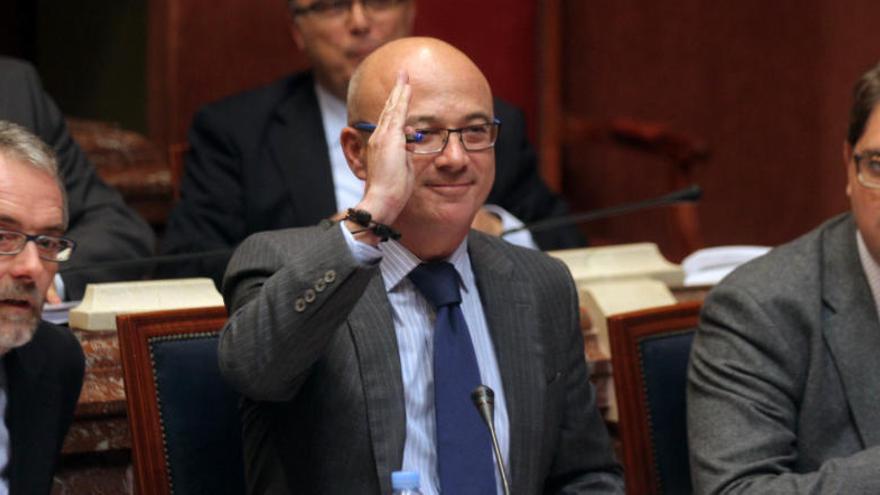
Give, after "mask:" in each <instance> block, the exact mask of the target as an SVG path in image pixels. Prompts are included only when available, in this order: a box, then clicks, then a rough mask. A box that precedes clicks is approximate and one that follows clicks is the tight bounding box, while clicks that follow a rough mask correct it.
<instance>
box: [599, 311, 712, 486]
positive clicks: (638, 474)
mask: <svg viewBox="0 0 880 495" xmlns="http://www.w3.org/2000/svg"><path fill="white" fill-rule="evenodd" d="M701 307H702V301H689V302H685V303H679V304H675V305H672V306H664V307H660V308H651V309H646V310H640V311H634V312H630V313H624V314H620V315H615V316H611V317H610V318H608V332H609V334H610V335H609V337H610V340H611V366H612V369H613V370H614V371H613V373H614V390H615V393H616V394H617V404H618V412H619V425H618V426H619V431H620V438H621V443H622V449H621V450H622V452H623V464H624V472H625V480H626V487H627V492H628V493H639V494H655V493H660V489H661V487H660V476H659V473H658V472H657V463H656V459H655V456H654V446H653V441H652V434H651V425H650V420H649V418H648V416H647V410H648V404H647V399H646V397H645V395H646V390H647V389H646V388H645V382H644V379H643V377H642V373H641V370H640V368H641V365H640V364H639V363H640V362H641V355H640V352H639V342H640V341H641V340H642V339H643V338H645V337H650V336H653V335H664V334H666V335H671V334H675V333H678V332H681V331H687V330H690V329H693V328H696V326H697V324H698V323H699V316H700V308H701Z"/></svg>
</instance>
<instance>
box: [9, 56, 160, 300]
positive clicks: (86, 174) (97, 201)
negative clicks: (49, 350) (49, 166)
mask: <svg viewBox="0 0 880 495" xmlns="http://www.w3.org/2000/svg"><path fill="white" fill-rule="evenodd" d="M0 120H8V121H10V122H15V123H17V124H19V125H22V126H24V127H25V128H27V129H30V130H31V132H33V133H34V134H36V135H37V136H38V137H39V138H40V139H42V140H43V141H44V142H45V143H47V144H49V146H51V147H52V148H53V149H54V150H55V153H56V154H57V156H58V168H59V173H60V175H61V177H62V180H63V181H64V187H65V188H66V192H67V198H68V202H69V205H70V206H69V208H70V228H69V230H68V232H67V235H68V236H70V238H71V239H73V240H75V241H76V242H77V246H78V247H77V256H76V259H75V260H73V261H71V262H70V263H69V264H67V265H65V268H68V269H70V268H77V267H88V266H89V265H92V264H95V263H100V262H104V261H114V260H130V259H132V258H138V257H141V256H149V255H150V254H151V253H153V250H154V248H155V246H154V244H155V238H154V235H153V230H152V229H151V228H150V226H149V225H147V223H146V222H145V221H144V220H143V219H142V218H140V216H138V214H137V213H135V212H134V211H133V210H132V209H131V208H129V207H128V206H127V205H126V204H125V202H124V201H123V199H122V196H120V195H119V193H118V192H116V191H115V190H114V189H113V188H111V187H109V186H108V185H107V184H105V183H104V182H103V181H102V180H101V178H100V177H98V174H97V173H96V172H95V168H94V167H93V166H92V165H91V164H90V163H89V162H88V160H87V159H86V157H85V155H83V152H82V150H80V148H79V146H77V145H76V143H75V142H74V141H73V140H72V139H71V138H70V134H68V132H67V125H66V124H65V123H64V118H63V117H62V115H61V113H60V112H59V111H58V108H57V107H56V106H55V103H53V102H52V99H51V98H49V96H48V95H46V93H45V92H43V88H42V85H41V84H40V79H39V77H38V76H37V73H36V71H35V70H34V68H33V67H31V66H30V65H28V64H26V63H24V62H22V61H19V60H14V59H10V58H5V57H0ZM127 276H128V274H127V273H125V272H120V271H118V270H117V271H110V270H101V271H98V270H88V269H86V270H83V271H77V272H75V273H71V274H69V275H68V274H61V275H60V276H56V284H55V285H56V286H57V288H59V289H62V288H63V290H62V291H61V292H62V295H63V296H64V298H65V299H71V300H76V299H80V298H81V297H82V294H83V291H84V290H85V285H86V284H87V283H88V282H102V281H112V280H120V279H122V278H125V277H127ZM53 293H54V291H53ZM50 302H57V300H56V301H50Z"/></svg>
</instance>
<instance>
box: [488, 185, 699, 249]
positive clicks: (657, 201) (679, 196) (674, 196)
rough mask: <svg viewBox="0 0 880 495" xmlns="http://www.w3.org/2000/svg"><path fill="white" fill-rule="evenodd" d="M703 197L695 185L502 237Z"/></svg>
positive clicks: (553, 220) (560, 218)
mask: <svg viewBox="0 0 880 495" xmlns="http://www.w3.org/2000/svg"><path fill="white" fill-rule="evenodd" d="M702 195H703V190H702V189H701V188H700V186H698V185H696V184H694V185H692V186H690V187H686V188H684V189H680V190H678V191H674V192H671V193H669V194H664V195H663V196H658V197H656V198H651V199H644V200H641V201H636V202H635V203H624V204H622V205H617V206H611V207H608V208H600V209H598V210H593V211H586V212H582V213H572V214H569V215H562V216H558V217H551V218H545V219H544V220H538V221H537V222H532V223H529V224H526V225H523V226H522V227H516V228H513V229H508V230H505V231H504V232H502V233H501V236H502V237H503V236H505V235H507V234H512V233H514V232H519V231H521V230H530V231H532V232H538V231H541V230H549V229H553V228H556V227H561V226H563V225H568V224H571V223H580V222H588V221H591V220H599V219H602V218H609V217H613V216H617V215H623V214H624V213H631V212H634V211H639V210H644V209H647V208H655V207H658V206H667V205H671V204H675V203H694V202H696V201H698V200H699V199H700V196H702Z"/></svg>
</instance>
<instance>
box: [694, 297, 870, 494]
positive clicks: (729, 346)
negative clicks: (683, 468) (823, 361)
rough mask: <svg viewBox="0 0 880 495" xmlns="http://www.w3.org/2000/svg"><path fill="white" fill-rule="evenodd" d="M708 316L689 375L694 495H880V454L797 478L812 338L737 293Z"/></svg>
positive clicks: (720, 300)
mask: <svg viewBox="0 0 880 495" xmlns="http://www.w3.org/2000/svg"><path fill="white" fill-rule="evenodd" d="M703 308H704V309H703V314H702V319H701V323H700V328H699V331H698V332H697V336H696V339H695V341H694V347H693V350H692V353H691V364H690V368H689V371H688V440H689V445H690V456H691V475H692V479H693V481H694V491H695V493H707V494H733V493H749V494H761V493H767V494H770V493H814V494H826V493H827V494H832V493H880V477H878V475H877V473H878V471H880V447H872V448H868V449H866V450H862V451H861V452H858V453H856V454H854V455H850V456H848V457H836V458H832V459H830V460H827V461H825V462H824V463H822V464H821V466H820V467H819V469H817V470H815V471H813V472H807V473H796V472H794V470H793V466H794V465H795V463H796V461H797V460H798V434H797V432H798V429H799V428H800V427H801V426H800V425H799V424H798V415H799V411H798V409H799V408H800V407H801V405H800V404H799V397H801V394H802V389H803V387H804V383H805V382H806V380H808V379H809V377H808V376H807V372H806V371H805V369H806V364H805V363H806V361H807V360H808V351H807V348H808V347H807V344H806V342H805V341H804V339H805V338H806V337H804V335H806V334H807V333H808V332H807V331H805V330H804V329H803V328H797V330H798V331H797V332H794V331H787V330H786V329H787V328H789V327H790V326H791V325H787V324H778V323H777V322H776V319H775V318H774V317H772V316H771V314H772V313H770V312H768V310H767V308H765V307H763V306H762V305H761V304H759V303H758V302H757V301H756V300H755V299H754V298H753V297H751V295H750V294H749V293H748V292H747V291H746V290H744V289H743V288H741V287H737V286H735V285H732V284H728V285H721V286H719V287H717V288H716V289H715V290H714V291H713V292H712V293H711V294H710V297H709V298H708V299H707V300H706V303H705V305H704V307H703ZM795 311H796V308H791V307H789V308H787V309H786V312H787V313H788V314H791V313H793V312H795Z"/></svg>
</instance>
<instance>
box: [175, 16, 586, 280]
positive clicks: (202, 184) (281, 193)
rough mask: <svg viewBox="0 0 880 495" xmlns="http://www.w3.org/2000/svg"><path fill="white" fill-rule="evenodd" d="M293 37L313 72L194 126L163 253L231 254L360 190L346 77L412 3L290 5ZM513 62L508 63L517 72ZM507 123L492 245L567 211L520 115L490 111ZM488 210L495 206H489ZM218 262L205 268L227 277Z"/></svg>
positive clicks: (243, 97)
mask: <svg viewBox="0 0 880 495" xmlns="http://www.w3.org/2000/svg"><path fill="white" fill-rule="evenodd" d="M289 5H290V9H291V12H292V23H291V31H292V34H293V38H294V40H295V42H296V44H297V46H298V47H299V48H300V49H301V50H303V51H304V52H305V53H306V55H307V56H308V58H309V60H310V61H311V63H312V66H313V68H312V70H311V71H308V72H303V73H298V74H294V75H292V76H289V77H286V78H284V79H281V80H279V81H277V82H275V83H274V84H272V85H269V86H267V87H264V88H260V89H257V90H253V91H249V92H246V93H242V94H239V95H236V96H233V97H231V98H228V99H226V100H223V101H221V102H218V103H215V104H212V105H208V106H206V107H205V108H203V109H202V110H201V111H200V112H199V113H198V114H197V115H196V117H195V120H194V122H193V126H192V129H191V131H190V135H189V143H190V146H191V151H190V153H189V155H188V156H187V160H186V170H185V174H184V177H183V181H182V185H181V200H180V203H179V204H178V205H177V207H176V208H175V210H174V211H173V212H172V214H171V218H170V220H169V223H168V229H167V232H166V238H165V241H164V244H163V251H164V252H166V253H185V252H199V251H211V250H217V249H227V248H232V247H234V246H236V245H237V244H238V243H240V242H241V241H242V240H244V238H245V237H247V236H248V235H250V234H252V233H254V232H261V231H264V230H272V229H278V228H286V227H299V226H308V225H315V224H317V223H318V222H319V221H320V220H321V219H323V218H327V217H330V216H331V215H333V214H335V213H337V212H339V211H341V210H344V209H345V208H348V207H350V206H352V205H354V204H355V203H356V202H357V201H358V199H359V198H360V195H361V193H362V192H363V185H362V183H361V182H360V181H358V180H357V179H356V178H355V177H354V176H352V175H351V172H350V171H349V170H348V167H347V164H346V163H345V158H344V157H343V156H342V152H341V148H340V146H339V133H340V131H341V130H342V128H343V127H344V126H345V123H346V122H345V95H346V89H347V87H348V81H349V78H350V77H351V74H352V72H353V71H354V69H355V68H356V67H357V65H358V64H359V63H360V61H361V60H363V59H364V57H366V56H367V55H368V54H369V53H370V52H372V51H373V50H375V49H376V48H377V47H379V46H381V45H382V44H384V43H386V42H388V41H390V40H394V39H397V38H400V37H402V36H406V35H408V34H409V33H410V31H411V30H412V25H413V19H414V17H415V5H414V2H413V1H411V0H371V1H350V2H338V1H329V0H311V1H310V0H291V1H290V2H289ZM512 63H513V62H512ZM495 114H496V116H497V117H498V118H499V119H500V120H501V121H502V132H501V137H500V138H499V140H498V143H497V145H496V157H497V161H498V164H499V167H498V171H497V174H496V180H495V185H494V187H493V189H492V191H491V193H490V194H489V197H488V199H487V202H488V203H490V206H487V208H485V209H483V210H481V212H480V213H479V214H478V215H477V217H476V220H475V227H476V228H479V229H480V230H484V231H487V232H490V233H493V234H498V233H500V232H501V230H502V228H509V227H513V226H519V225H521V224H520V223H519V221H518V220H521V221H523V222H530V221H535V220H540V219H543V218H547V217H552V216H556V215H561V214H564V213H566V212H567V207H566V205H565V204H564V202H563V201H562V200H561V199H560V198H559V197H557V196H555V195H554V194H553V193H551V192H550V191H549V189H548V188H547V186H546V185H545V184H544V183H543V181H542V180H541V178H540V176H539V175H538V169H537V166H536V157H535V153H534V150H533V149H532V148H531V146H530V145H529V143H528V142H527V139H526V129H525V123H524V122H523V118H522V115H521V113H520V112H519V111H518V110H516V109H514V108H513V107H511V106H510V105H508V104H505V103H504V102H501V101H499V100H496V102H495ZM492 205H494V206H492ZM518 235H520V236H521V237H520V239H519V240H517V239H516V235H514V236H509V237H506V238H507V239H508V240H510V241H511V242H516V243H518V244H523V245H530V246H532V247H534V246H535V244H537V246H538V247H540V248H542V249H560V248H568V247H577V246H580V245H582V244H583V243H584V240H583V237H582V236H581V235H580V233H579V232H578V230H577V228H576V227H574V226H567V227H562V228H557V229H554V230H549V231H543V232H536V233H535V234H534V238H533V239H532V236H531V235H530V233H529V232H522V233H520V234H518ZM225 261H226V260H225V259H222V260H219V261H217V262H216V263H213V264H212V265H211V266H210V267H204V268H203V271H204V272H205V273H213V274H215V278H219V275H222V272H223V268H224V267H225Z"/></svg>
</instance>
